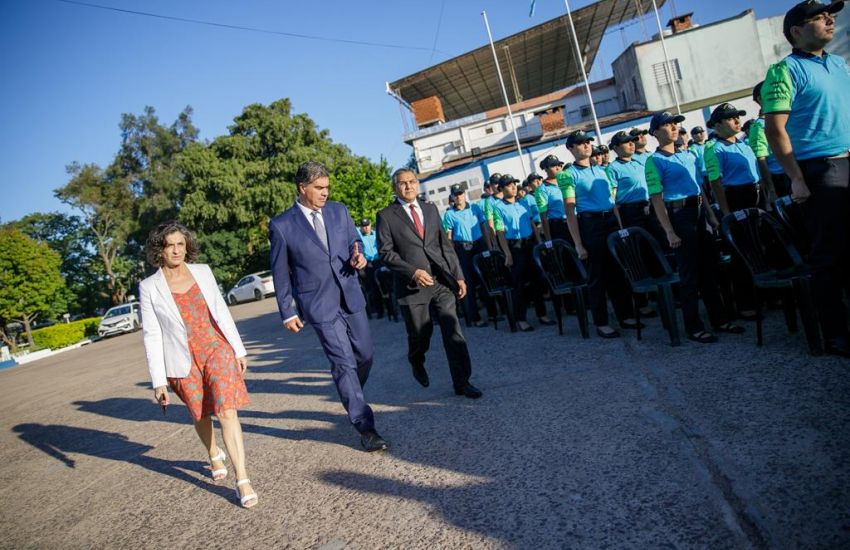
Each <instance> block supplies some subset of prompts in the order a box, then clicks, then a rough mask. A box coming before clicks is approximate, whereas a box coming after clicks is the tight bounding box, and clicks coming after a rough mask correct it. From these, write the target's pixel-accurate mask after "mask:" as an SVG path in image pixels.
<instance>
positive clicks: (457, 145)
mask: <svg viewBox="0 0 850 550" xmlns="http://www.w3.org/2000/svg"><path fill="white" fill-rule="evenodd" d="M452 147H454V148H455V149H460V148H461V147H463V140H462V139H458V140H455V141H453V142H452Z"/></svg>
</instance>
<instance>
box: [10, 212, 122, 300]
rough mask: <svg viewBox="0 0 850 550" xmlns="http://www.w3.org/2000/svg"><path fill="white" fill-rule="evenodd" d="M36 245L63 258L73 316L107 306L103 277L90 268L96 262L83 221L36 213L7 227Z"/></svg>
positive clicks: (54, 214)
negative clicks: (44, 244)
mask: <svg viewBox="0 0 850 550" xmlns="http://www.w3.org/2000/svg"><path fill="white" fill-rule="evenodd" d="M9 225H10V226H12V227H16V228H17V229H19V230H21V232H23V233H24V234H25V235H27V236H28V237H29V238H31V239H32V240H34V241H36V242H43V243H47V245H48V246H49V247H50V248H51V249H52V250H54V251H55V252H56V253H58V254H59V256H60V257H61V258H62V266H61V267H60V271H61V273H62V277H64V278H65V284H66V285H67V293H68V305H69V309H70V310H71V311H72V312H85V313H89V314H91V313H94V311H95V310H96V309H98V308H101V307H104V306H107V305H109V302H108V300H106V299H105V298H108V296H107V295H106V293H105V292H104V290H105V288H106V285H105V284H103V280H104V277H103V276H102V275H101V273H98V271H102V270H99V269H97V268H95V267H94V266H93V265H92V264H93V263H94V262H96V261H97V259H96V254H95V252H94V250H95V248H94V242H93V238H92V234H91V232H90V231H89V229H88V227H87V226H86V224H85V223H84V222H83V220H82V218H80V217H79V216H73V215H68V214H64V213H62V212H46V213H44V212H36V213H34V214H28V215H26V216H24V217H23V218H21V219H20V220H17V221H15V222H11V223H10V224H9Z"/></svg>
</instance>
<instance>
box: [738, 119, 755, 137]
mask: <svg viewBox="0 0 850 550" xmlns="http://www.w3.org/2000/svg"><path fill="white" fill-rule="evenodd" d="M753 122H755V120H753V119H750V120H748V121H746V122H745V123H744V125H743V126H741V131H742V132H744V133H745V134H747V135H749V133H750V126H752V125H753Z"/></svg>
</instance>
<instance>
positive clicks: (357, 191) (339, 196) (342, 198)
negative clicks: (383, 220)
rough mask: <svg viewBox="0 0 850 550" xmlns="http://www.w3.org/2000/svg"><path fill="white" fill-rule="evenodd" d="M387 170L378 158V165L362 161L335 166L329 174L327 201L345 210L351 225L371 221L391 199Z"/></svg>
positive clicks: (391, 189)
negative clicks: (366, 220)
mask: <svg viewBox="0 0 850 550" xmlns="http://www.w3.org/2000/svg"><path fill="white" fill-rule="evenodd" d="M390 176H391V174H390V166H389V164H387V161H386V160H385V159H383V158H381V160H380V162H379V163H378V164H375V163H373V162H370V161H369V159H367V158H364V157H357V158H355V159H354V161H353V162H350V163H347V164H343V165H341V166H339V167H338V168H337V169H336V171H334V173H333V174H331V198H332V199H333V200H336V201H339V202H341V203H343V204H345V205H346V206H347V207H348V211H349V212H350V213H351V217H352V218H354V220H355V222H359V221H360V220H361V219H363V218H368V219H370V220H372V222H374V221H375V216H376V214H377V213H378V211H379V210H380V209H382V208H384V207H386V206H387V205H388V204H389V203H390V202H391V201H392V197H393V187H392V183H391V181H390Z"/></svg>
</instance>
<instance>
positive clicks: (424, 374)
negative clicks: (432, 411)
mask: <svg viewBox="0 0 850 550" xmlns="http://www.w3.org/2000/svg"><path fill="white" fill-rule="evenodd" d="M413 377H414V378H415V379H416V381H417V382H419V383H420V384H421V385H422V387H423V388H427V387H428V386H430V385H431V381H430V380H429V379H428V371H426V370H425V365H413Z"/></svg>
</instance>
